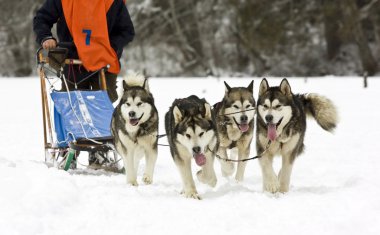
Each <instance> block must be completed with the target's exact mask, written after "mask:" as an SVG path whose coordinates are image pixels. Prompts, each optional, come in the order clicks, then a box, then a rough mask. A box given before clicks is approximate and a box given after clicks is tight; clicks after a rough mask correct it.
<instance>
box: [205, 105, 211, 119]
mask: <svg viewBox="0 0 380 235" xmlns="http://www.w3.org/2000/svg"><path fill="white" fill-rule="evenodd" d="M205 118H206V119H208V120H211V119H212V116H211V106H210V104H209V103H205Z"/></svg>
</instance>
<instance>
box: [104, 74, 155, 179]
mask: <svg viewBox="0 0 380 235" xmlns="http://www.w3.org/2000/svg"><path fill="white" fill-rule="evenodd" d="M123 88H124V92H123V94H122V97H121V99H120V102H119V104H118V105H117V107H116V108H115V111H114V113H113V117H112V122H111V130H112V135H113V137H114V142H115V148H116V150H117V152H118V153H119V155H121V156H122V158H123V160H124V168H125V171H126V176H127V183H128V184H131V185H134V186H137V185H138V183H137V170H138V166H139V161H140V159H141V158H142V157H143V156H144V155H145V160H146V166H145V172H144V175H143V178H142V180H143V182H144V183H145V184H151V183H152V181H153V172H154V167H155V164H156V160H157V133H158V113H157V109H156V107H155V105H154V99H153V95H152V94H151V93H150V92H149V86H148V81H147V79H145V78H144V77H143V76H142V75H139V74H132V75H129V76H127V77H126V78H125V80H124V81H123Z"/></svg>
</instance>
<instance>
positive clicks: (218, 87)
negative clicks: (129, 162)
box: [0, 77, 380, 235]
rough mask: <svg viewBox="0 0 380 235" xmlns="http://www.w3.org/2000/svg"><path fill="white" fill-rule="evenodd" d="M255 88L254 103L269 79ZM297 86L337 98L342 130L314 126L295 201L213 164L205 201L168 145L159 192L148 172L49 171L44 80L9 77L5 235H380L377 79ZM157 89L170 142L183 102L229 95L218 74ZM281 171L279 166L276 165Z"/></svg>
mask: <svg viewBox="0 0 380 235" xmlns="http://www.w3.org/2000/svg"><path fill="white" fill-rule="evenodd" d="M254 80H255V94H256V96H257V91H258V85H259V83H260V80H261V79H259V78H255V79H254ZM268 80H269V83H270V85H278V84H279V83H280V79H275V78H269V79H268ZM226 81H228V82H229V84H230V85H231V86H248V84H249V82H250V80H249V79H231V78H228V79H226ZM289 81H290V84H291V85H292V89H293V92H300V93H301V92H317V93H320V94H323V95H326V96H328V97H329V98H331V99H332V100H333V101H334V102H335V104H336V105H337V107H338V108H339V114H340V117H341V118H340V119H341V121H340V124H339V125H338V128H337V130H336V132H335V134H330V133H328V132H325V131H323V130H322V129H321V128H320V127H319V126H318V125H317V124H316V123H315V121H313V120H309V121H308V130H307V133H306V140H305V144H306V151H305V153H304V154H303V155H302V156H301V157H299V158H298V159H297V160H296V163H295V166H294V171H293V175H292V180H291V189H290V192H289V193H287V194H281V195H270V194H267V193H263V191H262V185H261V173H260V169H259V166H258V162H257V161H251V162H249V163H248V165H247V169H246V177H245V180H244V182H242V183H236V182H235V181H234V180H233V179H225V178H223V177H221V173H220V166H219V163H218V162H216V163H215V168H216V171H217V176H218V184H217V186H216V187H215V188H209V187H207V186H205V185H202V184H200V183H199V182H198V181H197V180H196V185H197V188H198V191H199V193H200V195H201V196H202V197H203V200H201V201H198V200H193V199H186V198H184V197H182V196H181V195H180V194H179V192H180V190H181V182H180V177H179V174H178V171H177V169H176V168H175V165H174V163H173V161H172V159H171V156H170V153H169V148H168V147H159V156H158V161H157V165H156V171H155V176H154V177H155V178H154V183H153V184H152V185H144V184H143V183H142V182H141V172H140V178H139V183H140V186H138V187H132V186H128V185H127V184H126V180H125V177H124V175H121V174H114V173H107V172H104V171H94V170H85V169H82V170H76V171H69V172H65V171H63V170H58V169H55V168H48V167H47V166H46V165H45V163H44V151H43V133H42V111H41V98H40V84H39V80H38V79H37V78H25V79H22V78H14V79H7V78H4V79H0V99H1V112H0V113H1V115H0V120H1V121H0V143H1V145H0V146H1V151H0V190H1V191H0V233H1V234H7V235H11V234H47V235H51V234H219V235H221V234H318V235H321V234H334V235H335V234H366V235H367V234H380V157H379V156H380V155H379V150H378V148H377V144H379V141H378V139H377V138H378V137H379V136H380V128H379V127H378V124H377V123H378V122H379V120H380V110H379V105H380V99H379V95H378V94H379V90H380V79H379V78H371V79H369V88H367V89H363V88H362V80H361V79H360V78H334V77H325V78H318V79H309V80H308V81H307V82H305V80H304V79H289ZM150 87H151V91H152V93H153V94H154V96H155V101H156V104H157V106H158V110H159V113H160V131H159V132H160V133H161V134H163V133H164V128H163V127H164V125H163V120H164V114H165V112H166V111H167V110H168V107H169V106H170V105H171V103H172V101H173V100H174V98H181V97H185V96H188V95H190V94H196V95H198V96H200V97H205V98H206V99H207V100H208V101H209V102H210V103H215V102H217V101H219V100H221V98H222V96H223V94H224V85H223V79H220V80H217V79H214V78H205V79H183V78H175V79H161V78H160V79H155V78H152V79H150ZM160 143H167V142H166V139H160ZM254 146H255V145H254V144H253V145H252V153H254V152H255V147H254ZM142 163H143V162H142ZM275 164H276V169H277V170H278V169H279V166H280V161H279V159H278V160H276V162H275ZM82 168H83V167H82ZM196 168H197V167H195V165H194V169H193V170H196Z"/></svg>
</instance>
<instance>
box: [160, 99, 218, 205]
mask: <svg viewBox="0 0 380 235" xmlns="http://www.w3.org/2000/svg"><path fill="white" fill-rule="evenodd" d="M213 120H214V115H213V113H212V110H211V106H210V104H209V103H207V101H206V100H205V99H200V98H198V97H197V96H195V95H192V96H189V97H187V98H184V99H176V100H174V102H173V104H172V106H171V107H170V109H169V111H168V112H167V113H166V114H165V129H166V134H167V138H168V142H169V146H170V152H171V155H172V158H173V160H174V163H175V164H176V166H177V168H178V170H179V173H180V175H181V178H182V183H183V191H182V194H184V196H185V197H187V198H194V199H201V197H200V196H199V195H198V192H197V190H196V187H195V184H194V180H193V175H192V170H191V163H192V159H194V160H195V163H196V164H197V165H198V166H200V167H201V170H199V171H198V172H197V178H198V180H199V181H200V182H202V183H205V184H208V185H210V186H211V187H214V186H215V185H216V183H217V179H216V175H215V171H214V157H215V153H216V151H217V148H218V145H219V141H218V136H217V132H216V126H215V124H214V121H213Z"/></svg>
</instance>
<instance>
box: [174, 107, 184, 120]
mask: <svg viewBox="0 0 380 235" xmlns="http://www.w3.org/2000/svg"><path fill="white" fill-rule="evenodd" d="M173 116H174V123H175V124H177V123H179V122H180V121H181V120H182V113H181V110H179V108H178V107H177V106H174V108H173Z"/></svg>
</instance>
